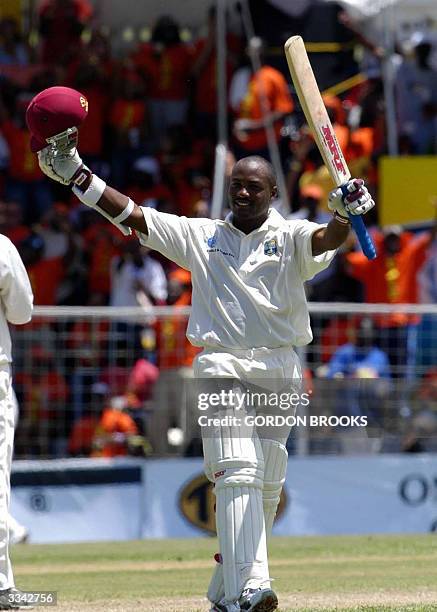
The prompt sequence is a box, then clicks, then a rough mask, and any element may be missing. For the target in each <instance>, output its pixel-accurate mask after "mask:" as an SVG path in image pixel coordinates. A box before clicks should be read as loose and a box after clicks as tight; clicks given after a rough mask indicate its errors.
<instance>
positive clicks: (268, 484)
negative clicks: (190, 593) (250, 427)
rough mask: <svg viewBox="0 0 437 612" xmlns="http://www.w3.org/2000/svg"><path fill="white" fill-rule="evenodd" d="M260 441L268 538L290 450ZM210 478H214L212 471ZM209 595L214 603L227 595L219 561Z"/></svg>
mask: <svg viewBox="0 0 437 612" xmlns="http://www.w3.org/2000/svg"><path fill="white" fill-rule="evenodd" d="M260 442H261V447H262V451H263V455H264V482H263V492H262V498H263V512H264V523H265V532H266V538H267V540H268V539H269V538H270V536H271V534H272V527H273V522H274V520H275V516H276V511H277V509H278V505H279V500H280V496H281V491H282V487H283V485H284V482H285V474H286V471H287V463H288V452H287V449H286V448H285V446H284V445H283V444H281V443H280V442H277V441H276V440H267V439H261V440H260ZM208 477H209V476H208ZM210 479H211V480H212V473H211V478H210ZM263 586H264V585H263ZM267 586H268V585H267ZM207 596H208V599H209V601H211V602H214V603H215V602H218V601H220V600H221V599H222V598H223V597H224V596H225V586H224V576H223V566H222V565H221V564H220V563H217V565H216V567H215V569H214V573H213V575H212V578H211V582H210V584H209V588H208V594H207Z"/></svg>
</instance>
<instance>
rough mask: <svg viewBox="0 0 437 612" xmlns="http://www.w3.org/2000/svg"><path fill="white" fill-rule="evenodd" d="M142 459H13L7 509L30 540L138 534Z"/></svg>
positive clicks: (129, 537)
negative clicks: (9, 497)
mask: <svg viewBox="0 0 437 612" xmlns="http://www.w3.org/2000/svg"><path fill="white" fill-rule="evenodd" d="M142 477H143V471H142V462H141V461H139V462H138V461H129V460H127V461H123V460H122V461H121V462H120V461H117V462H116V461H111V460H108V461H106V460H91V459H77V460H76V459H73V460H56V461H16V462H15V463H14V466H13V471H12V478H11V482H12V498H11V513H12V515H13V516H14V517H15V518H16V519H17V520H18V521H19V522H20V523H22V524H23V525H25V526H26V527H27V529H28V530H29V534H30V541H31V542H32V543H50V542H84V541H98V540H134V539H135V540H136V539H139V538H140V537H141V529H142V520H143V514H142V507H143V504H144V491H143V487H142Z"/></svg>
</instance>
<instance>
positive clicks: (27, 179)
mask: <svg viewBox="0 0 437 612" xmlns="http://www.w3.org/2000/svg"><path fill="white" fill-rule="evenodd" d="M28 102H29V98H28V96H26V97H24V98H21V99H18V100H17V101H16V105H15V108H14V109H13V111H12V112H11V113H8V112H7V111H6V108H5V107H4V106H2V101H1V99H0V132H1V133H2V135H3V136H4V138H5V140H6V142H7V144H8V147H9V155H10V157H9V167H8V175H7V180H6V190H5V191H6V193H5V195H6V198H7V199H8V200H14V201H15V202H19V204H20V205H21V207H22V209H23V214H24V220H25V222H26V223H28V224H31V223H34V222H35V221H37V220H38V219H39V217H40V216H41V215H42V214H43V213H44V212H45V211H46V210H47V209H48V208H50V206H51V204H52V193H51V190H50V185H49V184H48V182H47V181H46V179H45V178H44V177H43V174H42V172H41V170H40V169H39V166H38V158H37V157H36V155H34V154H33V153H32V151H31V150H30V134H29V130H28V129H27V126H26V123H25V112H26V108H27V105H28Z"/></svg>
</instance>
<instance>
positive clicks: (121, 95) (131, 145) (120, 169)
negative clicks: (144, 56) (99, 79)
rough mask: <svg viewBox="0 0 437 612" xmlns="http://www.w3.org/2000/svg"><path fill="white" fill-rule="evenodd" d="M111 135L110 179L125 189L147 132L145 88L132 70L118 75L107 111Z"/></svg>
mask: <svg viewBox="0 0 437 612" xmlns="http://www.w3.org/2000/svg"><path fill="white" fill-rule="evenodd" d="M108 119H109V126H110V128H111V134H112V150H113V153H112V159H111V177H112V181H113V182H114V184H115V185H116V186H117V187H118V188H120V189H121V188H124V187H125V186H126V181H127V177H128V174H129V171H130V169H131V167H132V164H133V163H134V160H135V159H136V157H138V155H139V148H140V145H141V143H142V142H143V140H144V136H145V133H146V120H147V113H146V104H145V102H144V87H143V83H142V82H141V80H140V79H139V77H138V76H137V75H136V74H135V73H134V72H132V71H127V72H126V71H125V72H123V73H122V74H121V76H120V79H119V80H118V81H117V83H116V93H115V99H114V101H113V103H112V105H111V107H110V109H109V117H108Z"/></svg>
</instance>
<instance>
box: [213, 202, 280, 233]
mask: <svg viewBox="0 0 437 612" xmlns="http://www.w3.org/2000/svg"><path fill="white" fill-rule="evenodd" d="M284 221H285V219H284V217H283V216H282V215H281V214H280V213H279V212H278V211H277V210H276V209H274V208H270V209H269V216H268V217H267V219H266V220H265V221H264V223H263V224H262V225H260V226H259V227H257V228H256V229H254V230H253V232H261V231H265V230H266V229H267V228H270V229H279V228H280V227H281V226H282V224H283V223H284ZM224 222H225V223H227V224H228V225H230V226H231V227H232V228H233V229H235V230H237V231H240V230H239V229H238V228H237V227H235V225H234V224H233V223H232V213H231V212H230V213H228V214H227V215H226V217H225V219H224ZM253 232H250V233H251V234H252V233H253Z"/></svg>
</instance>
